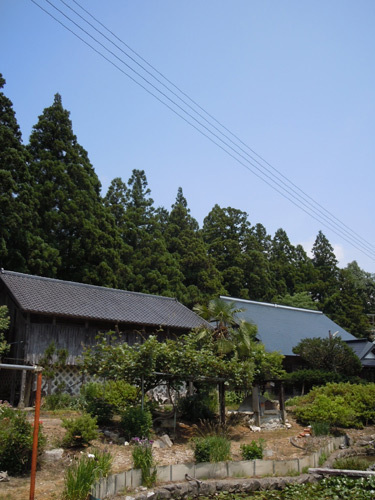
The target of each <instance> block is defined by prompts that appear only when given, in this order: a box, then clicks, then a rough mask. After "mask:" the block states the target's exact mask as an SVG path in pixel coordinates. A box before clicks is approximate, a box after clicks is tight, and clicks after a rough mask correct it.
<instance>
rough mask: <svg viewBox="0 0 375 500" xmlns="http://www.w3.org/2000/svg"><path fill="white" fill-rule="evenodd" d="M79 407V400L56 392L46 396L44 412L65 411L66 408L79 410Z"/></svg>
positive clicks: (64, 393)
mask: <svg viewBox="0 0 375 500" xmlns="http://www.w3.org/2000/svg"><path fill="white" fill-rule="evenodd" d="M77 406H79V404H78V401H77V398H75V397H73V396H71V395H70V394H67V393H66V392H56V393H55V394H50V395H49V396H46V397H45V398H44V400H43V410H50V411H55V410H63V409H66V408H77Z"/></svg>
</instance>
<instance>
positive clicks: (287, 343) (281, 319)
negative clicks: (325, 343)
mask: <svg viewBox="0 0 375 500" xmlns="http://www.w3.org/2000/svg"><path fill="white" fill-rule="evenodd" d="M220 298H221V299H222V300H225V301H227V302H231V303H233V304H234V305H235V307H236V309H237V308H238V309H243V312H239V313H238V314H236V316H237V317H238V318H239V319H244V320H245V321H248V322H250V323H254V324H255V325H256V326H257V327H258V334H257V338H258V339H259V340H260V341H261V342H262V343H263V344H264V346H265V348H266V350H267V351H268V352H271V351H279V352H280V353H281V354H284V355H285V356H293V355H294V353H293V350H292V349H293V347H295V346H296V345H297V344H298V343H299V342H300V341H301V340H302V339H305V338H313V337H321V338H325V337H328V335H329V331H331V333H332V334H334V333H336V332H338V334H337V335H340V337H341V338H342V339H343V340H355V338H356V337H354V336H353V335H352V334H350V333H349V332H347V331H346V330H344V329H343V328H341V327H340V326H339V325H338V324H337V323H335V322H334V321H332V320H330V319H329V318H328V317H327V316H326V315H325V314H323V313H322V312H320V311H312V310H309V309H298V308H296V307H289V306H281V305H277V304H268V303H265V302H255V301H252V300H243V299H236V298H231V297H220Z"/></svg>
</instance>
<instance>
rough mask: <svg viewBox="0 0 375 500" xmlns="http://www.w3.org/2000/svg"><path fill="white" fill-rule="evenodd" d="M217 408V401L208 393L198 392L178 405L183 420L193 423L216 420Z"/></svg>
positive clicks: (181, 400) (182, 399)
mask: <svg viewBox="0 0 375 500" xmlns="http://www.w3.org/2000/svg"><path fill="white" fill-rule="evenodd" d="M215 407H216V400H214V399H213V398H212V397H211V396H210V395H209V394H208V393H206V392H197V393H196V394H193V395H192V396H186V397H185V398H181V399H180V401H179V403H178V410H179V412H180V413H181V418H183V419H184V420H186V421H188V422H192V423H196V422H199V420H212V419H214V418H215V416H216V414H215Z"/></svg>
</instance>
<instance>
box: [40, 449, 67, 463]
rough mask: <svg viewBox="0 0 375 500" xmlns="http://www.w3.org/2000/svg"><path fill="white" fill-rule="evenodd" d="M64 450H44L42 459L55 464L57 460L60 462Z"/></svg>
mask: <svg viewBox="0 0 375 500" xmlns="http://www.w3.org/2000/svg"><path fill="white" fill-rule="evenodd" d="M63 453H64V450H63V448H55V449H54V450H46V451H45V452H44V455H43V458H44V459H45V460H46V462H56V461H57V460H61V459H62V457H63Z"/></svg>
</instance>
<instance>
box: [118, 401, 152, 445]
mask: <svg viewBox="0 0 375 500" xmlns="http://www.w3.org/2000/svg"><path fill="white" fill-rule="evenodd" d="M121 427H122V430H123V433H124V436H125V438H126V439H127V440H128V441H130V440H131V438H134V437H139V438H149V437H150V433H151V429H152V417H151V413H150V412H149V411H148V410H142V408H141V407H140V406H134V407H130V408H127V409H126V410H125V411H124V413H123V414H122V417H121Z"/></svg>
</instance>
